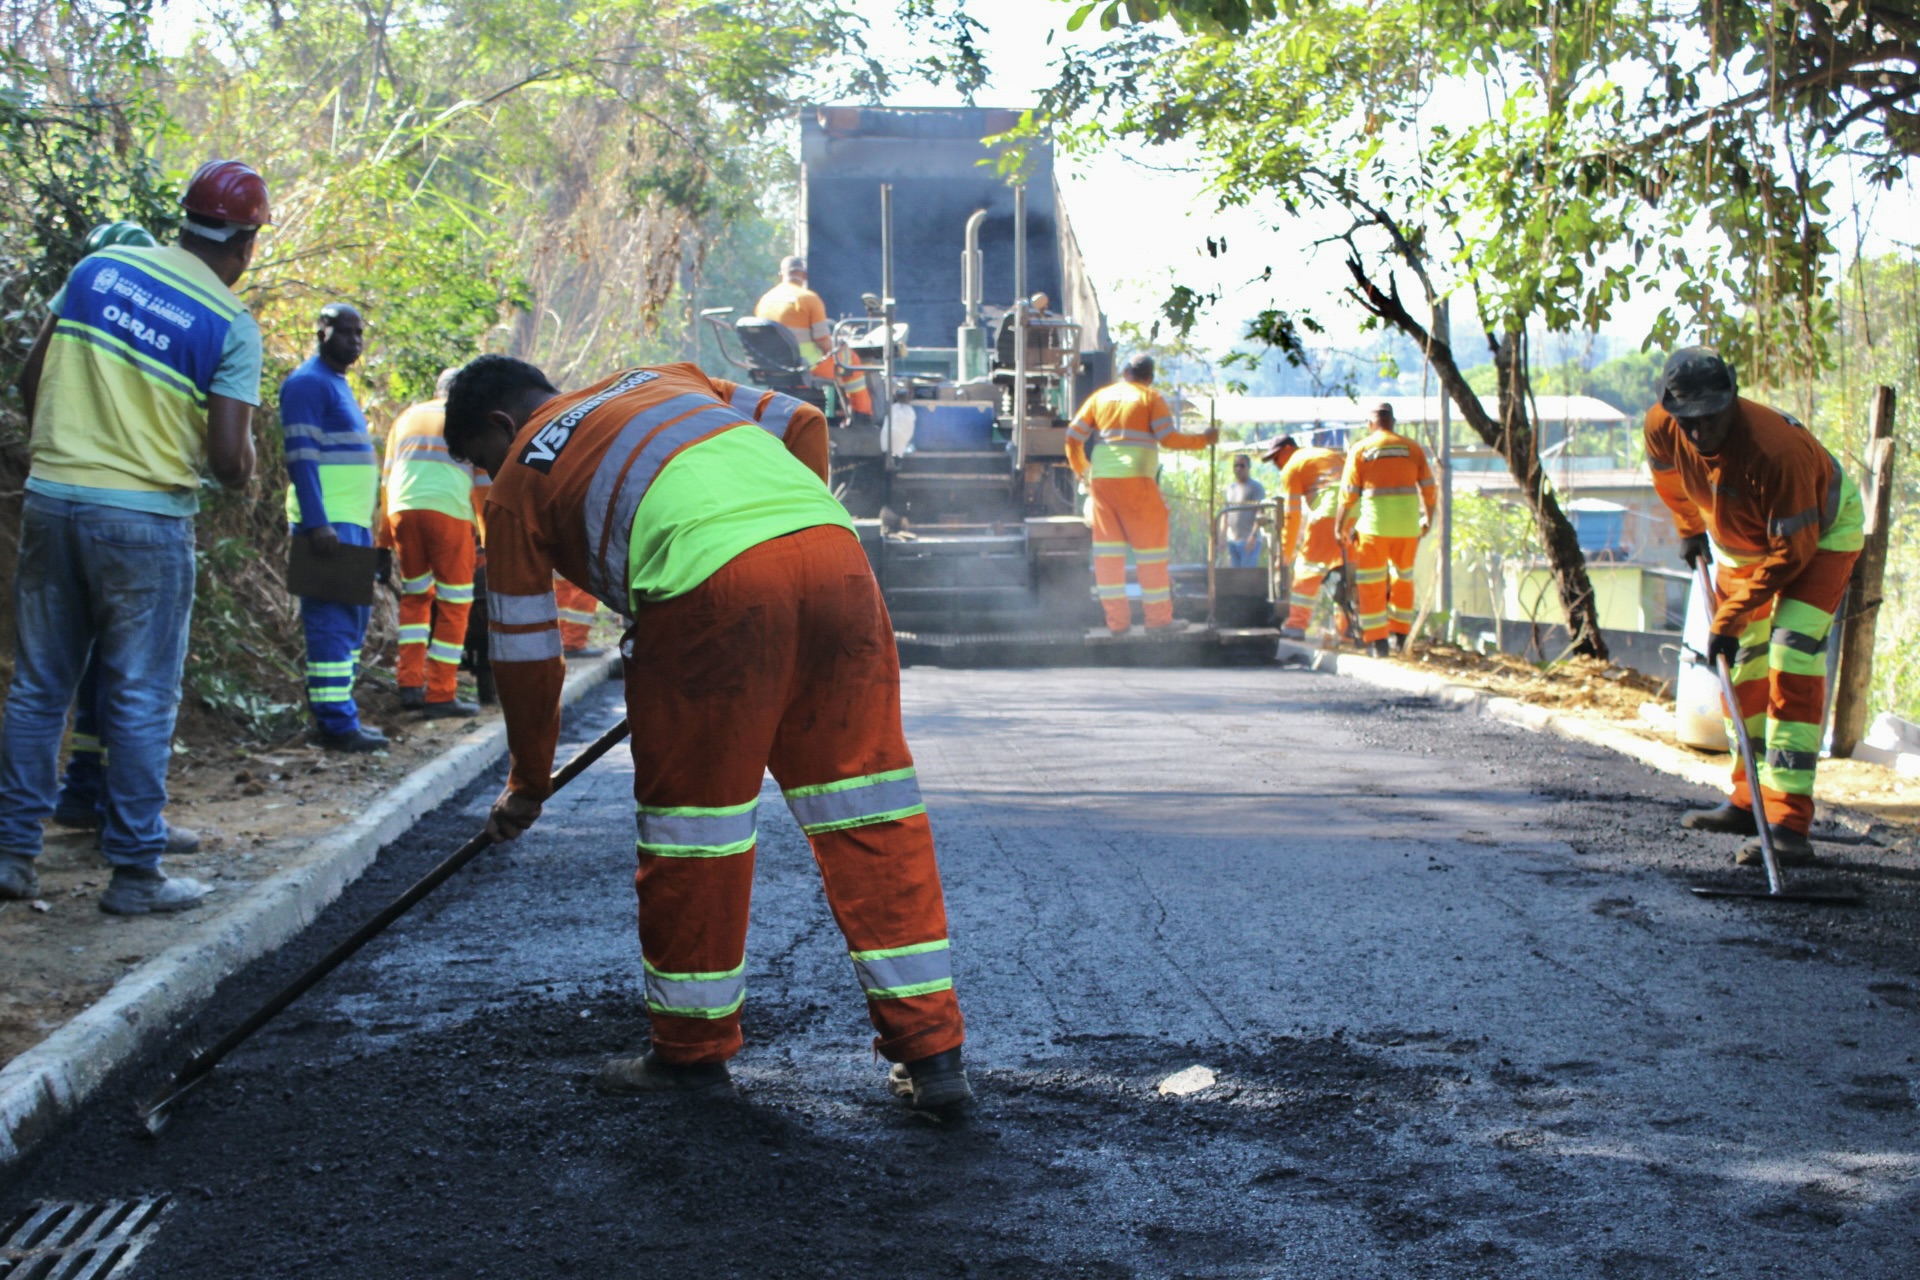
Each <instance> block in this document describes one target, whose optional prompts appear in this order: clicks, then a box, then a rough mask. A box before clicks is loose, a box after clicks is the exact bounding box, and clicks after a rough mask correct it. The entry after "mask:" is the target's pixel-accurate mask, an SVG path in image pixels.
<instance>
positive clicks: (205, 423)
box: [0, 160, 272, 915]
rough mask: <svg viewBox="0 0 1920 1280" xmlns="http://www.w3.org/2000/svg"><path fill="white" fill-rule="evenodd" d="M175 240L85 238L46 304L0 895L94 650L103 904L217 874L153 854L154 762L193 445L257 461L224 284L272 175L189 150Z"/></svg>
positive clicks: (36, 842)
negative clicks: (192, 158) (191, 873)
mask: <svg viewBox="0 0 1920 1280" xmlns="http://www.w3.org/2000/svg"><path fill="white" fill-rule="evenodd" d="M180 204H181V207H182V208H183V209H185V211H186V219H185V221H184V223H183V224H182V226H181V229H180V240H179V243H178V244H177V245H170V246H167V247H166V248H154V249H147V248H138V247H134V246H130V245H113V246H108V247H105V248H102V249H101V250H100V251H99V252H98V253H91V254H88V255H87V256H86V257H85V258H82V259H81V260H80V263H79V265H78V266H76V267H74V269H73V271H72V272H71V273H70V274H69V275H68V276H67V280H66V283H65V285H64V286H63V287H62V288H61V289H60V291H59V292H58V293H56V294H55V295H54V297H53V300H52V302H51V303H50V304H49V306H48V315H47V320H46V323H45V324H44V325H42V326H41V329H40V334H39V336H38V337H37V338H36V339H35V340H34V344H33V347H32V349H31V350H30V351H29V352H28V353H27V359H26V362H25V364H24V365H23V366H22V368H21V373H20V392H21V397H22V399H23V400H24V401H25V404H26V410H27V416H28V418H29V420H30V421H31V422H32V424H33V427H32V431H33V434H32V438H31V440H30V442H29V445H28V450H29V453H30V455H31V459H32V462H31V466H30V469H29V470H28V473H27V481H26V498H25V501H24V502H23V504H22V512H21V517H20V538H19V564H18V566H17V568H16V571H15V573H14V578H13V593H14V620H15V624H14V668H13V679H12V683H11V688H10V692H9V694H8V700H7V708H6V717H5V720H4V722H3V723H0V898H34V897H37V896H39V880H38V876H37V874H36V870H35V859H36V858H38V857H39V854H40V849H41V835H42V828H41V823H42V821H43V820H44V819H45V818H46V817H47V816H48V815H49V814H50V813H51V812H52V811H53V806H54V790H55V783H54V770H55V768H56V766H57V765H58V763H59V758H60V739H61V736H62V735H63V734H64V733H65V732H66V726H67V710H68V708H69V707H71V706H72V705H73V700H74V694H75V692H76V690H77V688H78V686H79V684H80V680H81V673H82V671H83V669H84V668H85V667H86V665H87V663H88V662H89V661H90V660H91V661H95V662H97V673H98V680H99V689H98V696H97V701H96V704H95V705H96V707H97V709H98V711H99V714H100V725H101V736H102V739H103V741H102V743H101V745H102V747H103V748H104V749H105V750H104V754H103V763H104V767H105V771H106V777H105V796H106V815H105V824H104V826H103V828H102V831H101V842H100V847H101V851H102V852H103V853H104V854H105V855H106V858H107V861H108V862H110V863H112V864H113V876H112V879H111V881H110V882H109V883H108V885H107V888H106V890H105V892H103V893H102V894H101V895H100V906H101V908H102V909H103V910H105V911H110V912H114V913H117V914H124V915H139V914H144V913H146V912H149V911H179V910H182V909H184V908H187V907H191V906H193V905H194V904H195V903H197V902H199V901H200V900H201V899H202V898H204V897H205V896H206V895H207V894H208V893H209V892H210V891H211V886H209V885H205V884H202V883H200V882H199V881H197V880H190V879H187V878H185V877H171V878H170V877H168V876H167V875H166V874H165V873H164V872H162V871H161V870H160V856H161V853H162V852H163V850H164V849H165V847H166V842H167V824H166V821H165V819H164V818H163V817H162V816H161V813H162V810H163V809H164V808H165V807H166V803H167V765H168V763H169V761H170V760H171V759H172V756H173V727H174V717H175V713H176V712H177V711H178V709H179V706H180V677H181V673H182V670H183V669H184V667H185V664H186V656H187V628H188V622H189V619H190V617H191V614H192V612H193V584H194V543H193V515H194V513H195V512H196V511H197V510H199V506H200V498H199V494H200V467H201V463H202V462H203V461H204V462H205V463H206V464H207V465H208V467H209V469H210V470H211V471H212V472H213V478H214V479H215V480H216V481H218V482H219V483H220V485H221V487H223V488H225V489H229V490H233V491H236V492H237V491H239V490H243V489H245V488H246V487H247V483H248V481H249V480H251V479H252V478H253V464H254V448H253V436H252V433H251V430H250V428H251V425H252V420H253V407H254V405H256V404H258V403H259V402H260V327H259V326H258V325H257V324H255V323H254V321H253V317H252V316H250V315H248V314H247V309H246V308H245V307H244V306H242V305H241V303H240V300H239V299H238V298H236V297H235V296H234V294H233V286H234V284H235V283H236V282H237V281H238V280H239V279H240V277H241V275H242V274H243V273H244V272H245V271H246V269H247V268H248V266H250V265H251V264H252V262H253V250H254V235H255V233H256V232H257V231H258V230H259V228H260V227H262V226H264V225H265V224H267V223H268V222H270V221H272V218H271V217H270V215H269V213H268V210H267V184H266V183H265V182H264V181H262V179H261V177H260V175H259V174H257V173H255V172H254V171H253V170H252V169H250V168H248V167H247V166H246V165H244V164H241V163H239V162H238V161H233V160H216V161H209V162H208V163H206V164H204V165H201V166H200V168H199V170H198V171H196V172H195V173H194V175H193V178H192V180H191V181H189V182H188V184H187V190H186V194H185V195H184V196H183V197H182V198H181V201H180Z"/></svg>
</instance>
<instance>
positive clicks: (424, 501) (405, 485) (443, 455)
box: [386, 400, 473, 523]
mask: <svg viewBox="0 0 1920 1280" xmlns="http://www.w3.org/2000/svg"><path fill="white" fill-rule="evenodd" d="M446 421H447V404H446V401H444V400H429V401H427V402H426V403H424V404H416V405H414V406H413V407H412V408H411V409H408V410H407V411H406V412H405V413H403V414H401V415H400V416H399V417H398V418H396V419H394V423H393V428H392V430H390V431H389V432H388V433H387V474H386V493H387V514H388V515H389V516H395V515H398V514H399V513H400V512H402V511H438V512H439V513H440V514H441V515H446V516H452V517H453V518H454V519H455V520H465V521H468V522H469V523H471V522H472V520H473V468H472V467H470V466H468V465H467V464H466V463H464V462H455V461H454V460H453V455H452V454H450V453H448V452H447V440H446V437H445V436H444V435H443V434H442V431H443V430H444V428H445V426H446Z"/></svg>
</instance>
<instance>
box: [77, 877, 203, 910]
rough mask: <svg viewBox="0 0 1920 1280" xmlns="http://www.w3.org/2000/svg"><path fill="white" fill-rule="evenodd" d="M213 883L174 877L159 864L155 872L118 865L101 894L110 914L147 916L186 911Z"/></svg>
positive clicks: (101, 906) (101, 904) (198, 902)
mask: <svg viewBox="0 0 1920 1280" xmlns="http://www.w3.org/2000/svg"><path fill="white" fill-rule="evenodd" d="M212 892H213V886H212V885H210V884H202V883H201V882H200V881H198V880H190V879H188V878H187V877H186V876H170V875H168V874H167V873H166V872H164V871H161V870H160V869H159V868H158V867H156V868H154V869H153V870H151V871H146V870H139V869H136V868H133V867H115V868H114V869H113V879H111V880H109V881H108V882H107V887H106V889H105V890H104V891H103V892H102V893H101V894H100V909H101V910H102V911H105V912H106V913H108V914H109V915H116V916H144V915H146V914H147V913H148V912H151V911H185V910H187V909H188V908H189V907H197V906H199V905H200V902H201V900H202V899H204V898H205V897H206V896H207V895H208V894H210V893H212Z"/></svg>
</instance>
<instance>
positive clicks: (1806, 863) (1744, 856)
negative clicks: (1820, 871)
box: [1733, 822, 1819, 867]
mask: <svg viewBox="0 0 1920 1280" xmlns="http://www.w3.org/2000/svg"><path fill="white" fill-rule="evenodd" d="M1767 831H1768V832H1769V833H1770V834H1771V835H1772V836H1773V856H1774V857H1776V858H1778V859H1779V860H1780V865H1781V866H1783V867H1810V866H1812V865H1813V864H1814V863H1815V862H1817V861H1819V859H1818V858H1816V857H1815V856H1814V852H1813V841H1811V840H1809V839H1807V837H1806V835H1805V833H1803V832H1799V831H1795V830H1794V829H1793V828H1792V827H1783V826H1781V825H1780V824H1779V823H1777V822H1769V823H1768V824H1767ZM1733 860H1734V862H1735V863H1736V864H1737V865H1739V866H1742V867H1764V866H1766V865H1767V858H1766V855H1765V854H1764V853H1762V852H1761V850H1760V836H1759V833H1758V832H1756V833H1755V834H1754V838H1753V839H1751V840H1749V841H1747V842H1746V843H1745V844H1743V845H1741V846H1740V852H1739V853H1736V854H1734V855H1733Z"/></svg>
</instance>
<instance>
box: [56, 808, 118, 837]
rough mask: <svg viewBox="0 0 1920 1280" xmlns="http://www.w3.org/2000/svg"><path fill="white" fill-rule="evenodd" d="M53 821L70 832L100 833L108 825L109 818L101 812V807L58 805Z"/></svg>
mask: <svg viewBox="0 0 1920 1280" xmlns="http://www.w3.org/2000/svg"><path fill="white" fill-rule="evenodd" d="M53 820H54V821H55V822H56V823H58V824H59V825H60V826H63V827H65V828H67V829H68V830H69V831H98V830H99V829H100V828H101V827H103V826H105V825H106V821H107V816H106V815H105V814H103V813H101V812H100V806H99V805H93V804H56V805H54V806H53Z"/></svg>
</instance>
